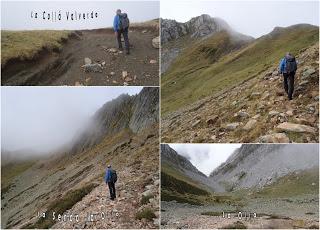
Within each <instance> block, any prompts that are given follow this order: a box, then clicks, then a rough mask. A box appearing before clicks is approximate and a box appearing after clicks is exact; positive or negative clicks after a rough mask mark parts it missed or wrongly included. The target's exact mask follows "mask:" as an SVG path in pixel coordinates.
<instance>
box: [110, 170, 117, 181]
mask: <svg viewBox="0 0 320 230" xmlns="http://www.w3.org/2000/svg"><path fill="white" fill-rule="evenodd" d="M117 180H118V176H117V172H116V171H115V170H111V181H112V182H113V183H116V182H117Z"/></svg>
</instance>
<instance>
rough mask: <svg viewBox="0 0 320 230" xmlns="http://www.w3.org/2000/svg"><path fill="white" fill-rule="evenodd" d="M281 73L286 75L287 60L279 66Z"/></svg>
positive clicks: (282, 60)
mask: <svg viewBox="0 0 320 230" xmlns="http://www.w3.org/2000/svg"><path fill="white" fill-rule="evenodd" d="M279 71H280V73H286V58H282V59H281V61H280V64H279Z"/></svg>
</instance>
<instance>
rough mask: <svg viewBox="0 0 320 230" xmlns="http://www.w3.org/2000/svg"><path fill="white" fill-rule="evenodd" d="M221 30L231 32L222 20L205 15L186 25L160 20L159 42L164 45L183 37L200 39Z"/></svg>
mask: <svg viewBox="0 0 320 230" xmlns="http://www.w3.org/2000/svg"><path fill="white" fill-rule="evenodd" d="M222 30H231V28H230V26H229V25H228V24H227V23H226V22H225V21H224V20H222V19H220V18H212V17H210V16H209V15H207V14H203V15H201V16H198V17H195V18H192V19H191V20H189V21H188V22H186V23H180V22H177V21H175V20H169V19H162V20H161V42H162V43H165V42H168V41H170V40H175V39H178V38H180V37H182V36H185V35H189V36H190V37H191V38H201V37H205V36H208V35H211V34H213V33H215V32H219V31H222Z"/></svg>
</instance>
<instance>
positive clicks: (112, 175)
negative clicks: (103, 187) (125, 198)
mask: <svg viewBox="0 0 320 230" xmlns="http://www.w3.org/2000/svg"><path fill="white" fill-rule="evenodd" d="M117 179H118V178H117V173H116V171H115V170H113V169H112V168H111V165H108V167H107V170H106V174H105V176H104V180H105V182H106V184H108V187H109V192H110V199H111V200H114V199H115V198H116V187H115V183H116V182H117Z"/></svg>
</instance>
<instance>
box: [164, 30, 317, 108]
mask: <svg viewBox="0 0 320 230" xmlns="http://www.w3.org/2000/svg"><path fill="white" fill-rule="evenodd" d="M318 30H319V28H318V27H316V26H311V25H295V26H291V27H287V28H281V29H275V31H273V32H271V33H270V34H268V35H266V36H263V37H261V38H258V39H256V40H255V41H253V42H251V43H250V45H247V46H244V47H243V48H242V49H240V50H235V51H234V52H231V53H228V52H226V53H227V54H226V53H223V54H226V55H223V56H222V57H220V58H219V60H218V61H216V62H214V63H209V64H208V65H207V66H204V65H203V63H205V61H206V60H205V59H204V57H205V56H204V55H197V57H199V59H197V58H193V62H194V63H193V65H191V66H190V67H189V66H188V65H187V64H188V63H186V65H181V64H179V63H180V62H185V59H186V56H187V55H190V54H188V52H189V51H190V50H194V49H195V47H196V46H197V44H193V45H191V46H188V49H185V50H183V51H182V52H181V53H180V54H179V55H178V57H177V58H176V59H175V61H174V62H173V63H172V64H171V65H170V67H169V69H168V71H166V72H165V74H164V75H163V76H162V90H161V93H162V106H161V108H162V114H168V113H170V112H173V111H176V110H178V109H179V108H181V107H184V106H188V105H190V104H192V103H193V102H195V101H198V100H200V99H202V98H204V97H206V96H209V95H214V94H216V93H221V92H222V91H227V90H231V89H232V87H234V86H237V85H239V84H241V83H242V82H244V81H245V80H248V79H251V78H256V77H258V76H259V75H260V74H261V73H263V72H265V71H267V70H268V69H269V68H271V67H274V66H275V65H277V64H278V62H279V60H280V59H281V58H282V57H283V55H284V54H285V53H286V52H288V51H290V52H292V53H293V54H297V53H299V51H301V50H303V49H306V48H308V47H310V46H312V45H314V44H316V43H317V41H318V38H319V36H318ZM215 36H217V35H216V34H213V35H212V37H211V38H210V39H214V37H215ZM221 39H226V38H225V37H222V38H221ZM223 43H224V44H225V41H220V42H219V43H218V44H223ZM227 44H228V43H227ZM213 50H215V49H214V46H213ZM226 50H228V49H226ZM231 51H232V49H231ZM213 54H215V52H213ZM210 56H212V55H210ZM213 58H214V55H213ZM197 64H198V65H197ZM182 66H183V68H182ZM195 66H198V67H199V68H195ZM248 90H249V89H248Z"/></svg>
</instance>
